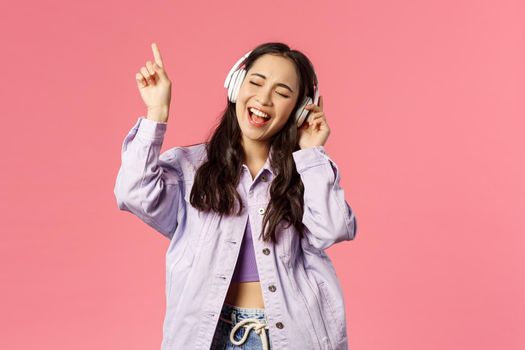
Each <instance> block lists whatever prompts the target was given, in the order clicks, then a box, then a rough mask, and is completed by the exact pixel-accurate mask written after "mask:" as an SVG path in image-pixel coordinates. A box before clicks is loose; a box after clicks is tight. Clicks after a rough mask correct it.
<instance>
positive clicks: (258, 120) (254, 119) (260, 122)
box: [248, 108, 271, 125]
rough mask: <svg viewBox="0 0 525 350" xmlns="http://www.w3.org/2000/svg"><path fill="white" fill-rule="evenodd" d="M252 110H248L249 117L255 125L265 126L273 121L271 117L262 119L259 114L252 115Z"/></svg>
mask: <svg viewBox="0 0 525 350" xmlns="http://www.w3.org/2000/svg"><path fill="white" fill-rule="evenodd" d="M250 109H251V108H248V116H249V118H250V120H251V121H252V122H253V123H255V124H258V125H264V124H267V123H268V122H269V121H270V119H271V117H270V116H268V117H260V116H258V115H257V114H254V113H252V111H251V110H250Z"/></svg>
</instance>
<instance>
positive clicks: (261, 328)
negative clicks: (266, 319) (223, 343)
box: [221, 317, 269, 350]
mask: <svg viewBox="0 0 525 350" xmlns="http://www.w3.org/2000/svg"><path fill="white" fill-rule="evenodd" d="M221 319H222V320H224V321H226V322H228V323H232V322H231V321H230V320H225V319H224V318H222V317H221ZM232 324H233V323H232ZM240 327H245V328H246V330H245V332H244V334H243V336H242V338H241V339H240V340H235V338H234V336H235V333H236V332H237V330H238V329H239V328H240ZM268 328H269V327H268V325H267V324H265V323H261V322H259V320H258V319H256V318H246V319H243V320H241V321H240V322H238V323H237V324H235V326H233V328H232V330H231V332H230V341H231V342H232V344H234V345H241V344H244V342H245V341H246V339H248V335H249V334H250V331H251V330H252V329H253V330H255V332H256V333H257V334H258V335H259V336H260V337H261V342H262V347H263V350H268V338H267V337H266V331H265V329H268Z"/></svg>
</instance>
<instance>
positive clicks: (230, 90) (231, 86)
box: [228, 70, 239, 102]
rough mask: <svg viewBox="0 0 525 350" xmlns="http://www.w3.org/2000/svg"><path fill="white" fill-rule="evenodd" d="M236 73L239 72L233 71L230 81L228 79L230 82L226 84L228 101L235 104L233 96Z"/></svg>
mask: <svg viewBox="0 0 525 350" xmlns="http://www.w3.org/2000/svg"><path fill="white" fill-rule="evenodd" d="M238 73H239V71H237V70H235V71H233V72H232V76H231V79H230V82H229V83H228V99H229V100H230V101H231V102H235V96H234V93H235V82H236V81H237V75H238Z"/></svg>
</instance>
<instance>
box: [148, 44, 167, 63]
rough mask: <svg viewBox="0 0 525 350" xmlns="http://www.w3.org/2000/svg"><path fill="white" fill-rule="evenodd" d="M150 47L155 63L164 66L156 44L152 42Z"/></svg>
mask: <svg viewBox="0 0 525 350" xmlns="http://www.w3.org/2000/svg"><path fill="white" fill-rule="evenodd" d="M151 49H152V50H153V57H154V58H155V63H156V64H158V65H159V66H161V67H164V63H163V62H162V56H161V55H160V50H159V47H158V46H157V44H156V43H152V44H151Z"/></svg>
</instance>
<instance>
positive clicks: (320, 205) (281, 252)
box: [114, 116, 357, 350]
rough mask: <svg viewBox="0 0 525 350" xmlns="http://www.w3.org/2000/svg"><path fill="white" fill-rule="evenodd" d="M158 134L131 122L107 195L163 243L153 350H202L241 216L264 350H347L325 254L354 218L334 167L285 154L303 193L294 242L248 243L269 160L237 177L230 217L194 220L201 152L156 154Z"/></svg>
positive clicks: (318, 152) (263, 197)
mask: <svg viewBox="0 0 525 350" xmlns="http://www.w3.org/2000/svg"><path fill="white" fill-rule="evenodd" d="M166 128H167V124H166V123H160V122H155V121H152V120H149V119H146V118H145V117H143V116H141V117H139V118H138V120H137V122H136V123H135V125H134V126H133V128H132V129H131V130H130V131H129V133H128V135H127V136H126V137H125V139H124V142H123V144H122V153H121V157H122V164H121V167H120V169H119V172H118V175H117V178H116V183H115V188H114V194H115V198H116V201H117V205H118V208H119V209H121V210H125V211H128V212H131V213H133V214H134V215H136V216H137V217H138V218H139V219H141V220H142V221H143V222H145V223H146V224H147V225H149V226H151V227H152V228H154V229H155V230H157V231H158V232H159V233H161V234H162V235H164V236H165V237H167V238H168V239H169V240H170V242H169V246H168V248H167V252H166V313H165V318H164V325H163V339H162V344H161V350H180V349H192V350H208V349H209V348H210V346H211V342H212V338H213V335H214V332H215V327H216V325H217V322H218V318H219V315H220V310H221V307H222V305H223V302H224V300H225V297H226V293H227V291H228V287H229V284H230V280H231V277H232V275H233V271H234V268H235V264H236V261H237V256H238V254H239V248H240V245H241V244H240V243H241V242H242V238H243V234H244V231H245V227H246V224H247V219H248V216H249V218H250V225H251V229H252V232H253V244H254V248H255V256H256V261H257V267H258V271H259V277H260V283H261V288H262V293H263V298H264V305H265V313H266V317H267V320H268V325H269V329H268V331H269V332H270V334H271V349H272V350H295V349H300V350H309V349H312V350H313V349H316V350H317V349H322V350H327V349H331V350H343V349H348V339H347V331H346V316H345V304H344V298H343V293H342V289H341V286H340V284H339V281H338V278H337V276H336V272H335V269H334V267H333V265H332V261H331V260H330V258H329V257H328V255H327V254H326V253H325V251H324V250H325V249H326V248H328V247H330V246H331V245H333V244H334V243H338V242H341V241H349V240H352V239H354V237H355V235H356V232H357V223H356V218H355V215H354V213H353V211H352V209H351V208H350V206H349V205H348V203H347V202H346V201H345V194H344V190H343V189H342V188H341V187H340V185H339V180H340V174H339V171H338V167H337V165H336V164H335V163H334V161H333V160H331V159H330V158H329V156H328V155H327V154H326V152H325V149H324V147H323V146H316V147H310V148H306V149H301V150H298V151H296V152H294V153H293V159H294V162H295V165H296V169H297V172H298V173H299V174H300V176H301V179H302V181H303V184H304V215H303V223H304V224H305V226H306V228H307V230H306V231H305V232H306V235H305V237H304V238H303V239H301V238H300V236H299V235H298V233H297V232H296V230H295V228H294V226H293V225H291V226H290V227H288V228H284V226H285V225H282V226H278V228H279V231H281V232H279V233H277V237H281V239H280V240H279V242H278V243H275V244H273V243H266V242H263V241H261V240H259V239H258V236H259V233H260V232H261V229H262V219H263V216H264V213H265V211H266V206H267V204H268V202H269V199H270V196H269V187H270V183H271V181H272V179H273V176H274V174H273V172H272V169H271V167H270V163H269V159H268V160H267V161H266V163H265V164H264V166H263V168H261V170H260V171H259V173H258V174H257V175H256V176H255V178H254V179H252V176H251V175H250V173H249V171H248V170H247V168H246V167H243V174H242V176H241V180H240V183H239V185H238V187H237V190H238V192H239V194H240V195H241V197H242V199H243V203H244V205H245V208H244V211H243V212H242V214H241V215H240V216H223V217H221V216H220V215H218V214H216V213H213V212H210V213H205V212H201V211H199V210H197V209H195V208H194V207H192V206H191V204H190V203H189V194H190V191H191V188H192V185H193V179H194V175H195V172H196V170H197V168H198V167H199V165H200V164H202V162H203V161H204V160H205V159H206V152H205V148H204V147H205V145H204V144H199V145H193V146H188V147H174V148H171V149H169V150H167V151H165V152H163V153H162V154H160V149H161V146H162V143H163V139H164V134H165V132H166Z"/></svg>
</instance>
